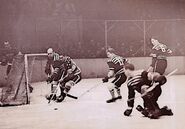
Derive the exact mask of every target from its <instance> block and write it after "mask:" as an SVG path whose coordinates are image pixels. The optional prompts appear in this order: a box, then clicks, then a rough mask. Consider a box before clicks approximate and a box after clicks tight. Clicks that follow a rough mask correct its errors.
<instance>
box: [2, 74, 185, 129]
mask: <svg viewBox="0 0 185 129" xmlns="http://www.w3.org/2000/svg"><path fill="white" fill-rule="evenodd" d="M184 84H185V76H184V75H173V76H170V77H169V78H168V82H167V83H166V84H165V85H164V86H163V87H162V90H163V93H162V95H161V97H160V98H159V105H160V106H161V107H162V106H164V105H167V106H168V107H169V108H171V109H172V111H173V113H174V115H173V116H163V117H161V118H160V119H157V120H151V119H148V118H146V117H143V116H142V115H141V114H140V113H139V112H138V111H137V110H136V109H135V108H134V110H133V112H132V115H131V116H130V117H126V116H124V115H123V112H124V110H125V109H126V108H127V105H126V100H127V87H126V84H124V85H122V89H121V90H122V95H123V99H122V100H118V101H116V102H115V103H111V104H107V103H106V102H105V101H106V99H109V98H110V95H109V92H108V89H107V87H106V85H107V83H102V82H101V79H100V78H98V79H83V80H82V81H81V82H80V83H79V84H77V85H76V86H75V87H73V88H72V89H71V91H70V94H72V95H74V96H77V97H79V98H78V99H77V100H74V99H71V98H66V99H65V101H63V102H62V103H55V102H51V103H50V104H48V101H47V100H46V99H45V98H44V95H45V94H46V93H47V92H48V91H49V88H50V86H49V85H48V84H47V83H46V82H39V83H34V84H32V86H33V87H34V91H33V93H31V104H30V105H25V106H15V107H1V108H0V114H1V115H0V116H1V118H0V127H1V129H183V128H185V123H184V116H185V94H184V91H185V87H184ZM83 93H85V94H83ZM136 95H138V94H136ZM138 104H142V100H141V99H140V98H138V99H136V100H135V107H136V106H137V105H138Z"/></svg>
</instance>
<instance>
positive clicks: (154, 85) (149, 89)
mask: <svg viewBox="0 0 185 129" xmlns="http://www.w3.org/2000/svg"><path fill="white" fill-rule="evenodd" d="M177 70H178V69H175V70H173V71H172V72H170V73H169V74H168V75H166V78H168V77H170V76H171V75H173V74H174V73H175V72H177ZM157 85H158V84H157V83H154V84H153V86H151V87H150V88H148V89H147V90H146V92H145V93H143V94H141V95H139V96H137V97H134V98H130V99H128V100H127V101H131V100H134V99H136V98H140V97H143V96H145V95H146V94H147V93H148V92H150V91H152V90H153V89H154V88H155V87H156V86H157Z"/></svg>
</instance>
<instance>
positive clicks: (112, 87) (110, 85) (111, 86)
mask: <svg viewBox="0 0 185 129" xmlns="http://www.w3.org/2000/svg"><path fill="white" fill-rule="evenodd" d="M114 87H115V85H114V84H113V83H109V84H108V85H107V88H108V90H109V91H111V90H113V89H114Z"/></svg>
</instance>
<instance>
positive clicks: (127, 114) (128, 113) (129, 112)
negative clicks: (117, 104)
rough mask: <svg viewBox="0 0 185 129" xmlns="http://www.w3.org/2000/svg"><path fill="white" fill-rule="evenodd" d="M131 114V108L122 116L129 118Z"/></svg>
mask: <svg viewBox="0 0 185 129" xmlns="http://www.w3.org/2000/svg"><path fill="white" fill-rule="evenodd" d="M131 113H132V108H128V109H126V110H125V111H124V115H125V116H130V114H131Z"/></svg>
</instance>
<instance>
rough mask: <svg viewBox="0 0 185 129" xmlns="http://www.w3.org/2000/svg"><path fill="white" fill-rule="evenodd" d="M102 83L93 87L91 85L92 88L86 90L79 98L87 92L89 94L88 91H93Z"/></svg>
mask: <svg viewBox="0 0 185 129" xmlns="http://www.w3.org/2000/svg"><path fill="white" fill-rule="evenodd" d="M99 85H100V83H98V84H96V85H94V86H93V87H91V88H90V89H88V90H86V91H84V92H83V93H82V94H81V95H79V97H78V98H81V97H82V96H84V95H85V94H87V93H88V92H90V91H92V90H93V89H95V88H96V87H98V86H99Z"/></svg>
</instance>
